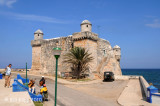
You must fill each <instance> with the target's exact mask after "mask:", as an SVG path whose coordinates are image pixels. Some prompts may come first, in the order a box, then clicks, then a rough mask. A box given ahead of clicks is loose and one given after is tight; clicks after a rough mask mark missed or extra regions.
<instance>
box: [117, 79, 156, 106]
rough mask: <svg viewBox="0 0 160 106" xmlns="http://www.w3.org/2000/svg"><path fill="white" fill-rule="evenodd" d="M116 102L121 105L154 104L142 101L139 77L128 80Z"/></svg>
mask: <svg viewBox="0 0 160 106" xmlns="http://www.w3.org/2000/svg"><path fill="white" fill-rule="evenodd" d="M118 103H119V104H120V105H122V106H156V105H154V104H150V103H148V102H146V101H144V99H143V95H142V91H141V86H140V81H139V79H131V80H129V82H128V84H127V86H126V88H125V89H124V90H123V92H122V93H121V95H120V97H119V99H118Z"/></svg>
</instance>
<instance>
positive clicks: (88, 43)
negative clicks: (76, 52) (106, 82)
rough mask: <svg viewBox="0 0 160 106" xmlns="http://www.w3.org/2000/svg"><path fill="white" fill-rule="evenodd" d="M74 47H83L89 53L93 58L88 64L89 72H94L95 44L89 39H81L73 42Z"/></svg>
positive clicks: (95, 59) (95, 60)
mask: <svg viewBox="0 0 160 106" xmlns="http://www.w3.org/2000/svg"><path fill="white" fill-rule="evenodd" d="M74 47H83V48H86V50H88V52H89V53H91V56H92V57H94V60H93V61H92V62H91V63H90V65H89V66H90V70H91V71H92V72H93V71H96V67H97V42H96V41H93V40H89V39H83V40H78V41H74Z"/></svg>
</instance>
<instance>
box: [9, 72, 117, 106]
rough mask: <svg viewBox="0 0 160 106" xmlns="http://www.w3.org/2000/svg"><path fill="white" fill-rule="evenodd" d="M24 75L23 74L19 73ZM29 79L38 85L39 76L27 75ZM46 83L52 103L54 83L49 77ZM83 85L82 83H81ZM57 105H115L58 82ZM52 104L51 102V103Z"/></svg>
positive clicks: (14, 76) (13, 75)
mask: <svg viewBox="0 0 160 106" xmlns="http://www.w3.org/2000/svg"><path fill="white" fill-rule="evenodd" d="M21 76H22V77H25V75H24V74H22V75H21ZM12 77H13V78H16V74H12ZM28 78H29V79H36V80H35V81H36V84H37V85H38V83H39V80H40V79H41V77H39V76H32V75H28ZM46 85H47V88H48V92H49V97H50V100H51V101H53V103H54V88H55V86H54V85H55V83H54V81H53V80H51V79H48V78H47V79H46ZM82 86H83V85H82ZM57 98H58V105H60V106H117V104H116V105H115V103H113V102H111V101H107V100H104V99H100V98H98V97H93V96H91V95H88V94H86V93H84V92H80V91H77V90H74V89H72V88H68V87H66V86H64V85H62V84H58V91H57ZM52 105H53V104H52Z"/></svg>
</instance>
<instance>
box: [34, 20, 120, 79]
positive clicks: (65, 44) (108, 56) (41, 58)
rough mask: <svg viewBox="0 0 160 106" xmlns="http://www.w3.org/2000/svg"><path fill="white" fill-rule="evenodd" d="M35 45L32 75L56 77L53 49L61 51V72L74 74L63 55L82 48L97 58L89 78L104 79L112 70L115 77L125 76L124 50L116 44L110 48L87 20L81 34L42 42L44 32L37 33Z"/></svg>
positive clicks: (92, 64)
mask: <svg viewBox="0 0 160 106" xmlns="http://www.w3.org/2000/svg"><path fill="white" fill-rule="evenodd" d="M31 46H32V67H31V70H32V72H33V73H37V74H47V75H53V74H54V73H55V57H54V55H53V48H55V47H60V48H61V49H62V53H61V56H60V58H59V61H58V71H59V74H60V72H69V71H71V68H70V65H69V64H67V63H63V58H64V54H66V53H67V52H69V50H70V49H71V48H73V47H83V48H86V49H87V50H88V52H89V53H91V55H92V56H93V57H94V60H93V61H92V62H91V63H90V65H89V66H90V68H89V75H90V76H92V77H96V76H98V77H99V78H103V74H104V72H105V71H112V72H113V73H114V74H115V75H122V72H121V68H120V58H121V48H120V47H119V46H118V45H116V46H114V47H113V48H112V47H111V45H110V43H109V41H107V40H104V39H101V38H99V36H98V34H96V33H93V32H92V24H91V23H90V22H89V21H88V20H84V21H82V23H81V32H75V33H73V34H72V35H69V36H67V37H59V38H53V39H43V32H42V31H41V30H37V31H36V32H35V33H34V40H32V41H31Z"/></svg>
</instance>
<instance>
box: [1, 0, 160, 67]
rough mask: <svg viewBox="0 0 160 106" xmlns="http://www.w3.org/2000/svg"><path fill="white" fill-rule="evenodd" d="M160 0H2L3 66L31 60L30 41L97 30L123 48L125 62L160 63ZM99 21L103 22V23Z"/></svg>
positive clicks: (137, 64)
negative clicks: (87, 26)
mask: <svg viewBox="0 0 160 106" xmlns="http://www.w3.org/2000/svg"><path fill="white" fill-rule="evenodd" d="M159 5H160V0H45V1H44V0H0V68H4V67H5V66H6V65H8V64H9V63H12V64H13V68H25V63H26V62H28V65H29V67H31V64H32V48H31V45H30V41H31V40H33V39H34V35H33V34H34V32H35V31H36V30H37V29H41V30H42V31H43V32H44V39H49V38H54V37H59V36H68V35H71V34H72V33H74V32H80V23H81V22H82V21H83V20H85V19H87V20H89V21H90V22H91V23H92V25H93V27H92V28H93V29H92V31H93V32H95V33H99V34H100V37H101V38H103V39H106V40H109V42H110V43H111V45H112V47H113V46H115V45H119V46H120V47H121V50H122V58H121V67H122V68H160V47H159V46H160V6H159ZM98 26H99V28H98Z"/></svg>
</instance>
